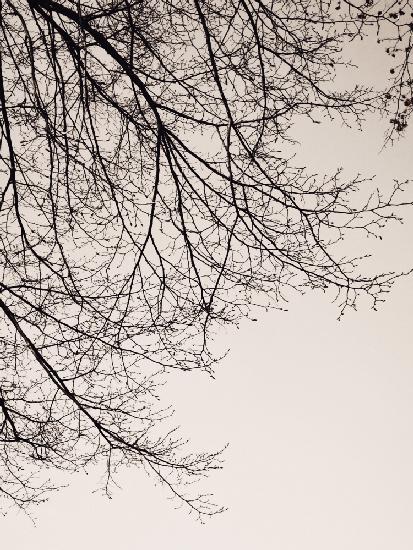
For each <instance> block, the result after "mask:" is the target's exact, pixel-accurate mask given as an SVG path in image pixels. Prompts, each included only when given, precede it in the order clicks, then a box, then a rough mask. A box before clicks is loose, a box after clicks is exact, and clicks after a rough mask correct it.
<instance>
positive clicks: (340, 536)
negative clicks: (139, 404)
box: [0, 50, 413, 550]
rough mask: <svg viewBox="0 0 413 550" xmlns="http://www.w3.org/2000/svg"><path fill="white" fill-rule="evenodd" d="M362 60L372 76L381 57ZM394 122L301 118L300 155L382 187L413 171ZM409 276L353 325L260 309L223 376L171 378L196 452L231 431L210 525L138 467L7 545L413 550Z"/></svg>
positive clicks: (238, 335) (24, 527) (331, 314)
mask: <svg viewBox="0 0 413 550" xmlns="http://www.w3.org/2000/svg"><path fill="white" fill-rule="evenodd" d="M360 51H361V50H360ZM363 62H364V63H365V66H366V67H368V69H369V70H370V71H372V72H371V74H374V71H375V70H376V71H377V70H379V69H380V67H381V65H382V62H383V57H380V58H379V59H377V61H375V60H374V59H367V58H365V59H364V60H363ZM380 70H381V69H380ZM383 132H384V126H383V124H380V123H377V122H373V121H371V122H369V123H368V125H367V127H366V129H365V130H364V131H363V132H357V131H351V130H346V129H340V128H339V127H337V126H331V125H324V124H323V125H320V126H318V125H310V124H301V125H300V126H299V127H297V132H296V135H297V137H300V138H301V139H302V145H301V147H300V148H299V149H298V162H299V163H301V162H303V163H304V162H305V163H307V164H309V165H310V166H311V168H312V169H313V170H314V171H319V172H324V171H326V172H328V171H330V170H333V169H334V168H335V167H337V166H344V167H345V170H346V171H345V173H346V174H347V175H352V174H353V175H354V174H356V173H357V172H359V171H360V172H363V173H364V174H366V175H368V174H373V173H376V174H378V176H377V182H378V183H380V184H382V185H384V186H386V184H391V181H392V179H393V178H396V177H397V178H399V179H405V178H408V177H413V170H412V164H413V163H412V154H411V149H412V145H413V140H412V136H413V134H412V132H411V131H410V133H409V134H408V135H407V136H406V138H405V139H404V140H402V141H401V142H399V143H397V144H396V145H395V146H394V147H393V148H389V149H386V150H385V151H383V152H382V153H380V154H379V150H380V148H381V145H382V143H383ZM410 196H411V195H410ZM405 214H406V224H405V225H403V226H397V225H394V226H392V227H389V230H388V231H387V234H386V236H385V238H384V240H383V241H378V240H377V241H376V240H375V241H372V240H371V239H370V240H369V241H367V242H366V243H363V245H364V248H365V250H366V251H367V252H370V251H374V252H375V259H374V264H372V265H374V267H375V268H376V269H377V270H378V271H381V270H391V269H396V270H397V269H401V270H402V269H407V268H409V267H412V266H413V247H412V237H413V208H411V209H410V210H406V212H405ZM366 247H367V248H366ZM412 288H413V277H410V278H405V279H403V280H400V281H399V282H398V283H396V285H395V286H394V288H393V290H392V292H391V294H390V295H389V297H388V299H387V301H386V303H385V304H384V305H382V306H381V307H380V309H379V311H378V312H374V311H371V310H369V309H368V308H367V306H365V307H361V308H360V311H358V312H357V313H353V312H350V313H348V314H347V315H346V316H345V317H344V318H343V319H342V320H341V321H340V322H338V321H337V320H336V318H337V315H338V310H337V308H336V306H334V305H331V304H330V303H329V300H328V297H326V296H324V295H321V294H314V293H313V294H308V295H307V296H305V297H304V298H302V297H299V296H296V297H294V298H293V299H292V300H291V303H290V305H289V311H288V312H287V313H281V312H271V313H267V314H264V313H254V314H253V316H254V317H257V318H258V322H251V321H247V320H246V321H244V322H243V323H241V326H240V328H239V329H238V330H237V329H234V330H232V331H228V332H227V333H225V334H224V333H222V334H220V335H218V337H217V346H218V347H225V346H226V347H230V348H231V352H230V353H229V355H228V357H227V358H226V359H225V360H224V361H223V362H222V363H221V365H220V366H219V367H218V369H217V373H216V380H211V379H209V378H207V377H205V376H201V375H198V374H196V373H195V374H182V375H178V376H177V377H176V379H175V380H174V381H173V382H172V383H171V384H170V385H169V386H168V387H167V388H166V389H165V397H166V399H167V400H168V401H173V402H174V404H175V406H176V409H177V415H176V420H177V423H179V424H181V426H182V431H183V433H184V434H185V435H188V436H190V438H191V441H192V446H193V448H194V449H202V448H206V449H214V448H219V447H221V446H223V445H224V444H225V443H226V442H229V444H230V445H229V448H228V450H227V451H226V452H225V455H224V458H225V465H224V469H223V470H222V471H220V472H218V473H216V474H214V475H212V476H211V478H210V480H209V482H208V488H209V489H210V490H212V491H214V492H215V498H216V500H217V501H218V502H220V503H222V504H224V505H226V506H228V507H229V510H228V511H227V512H225V513H224V514H222V515H220V516H217V517H215V518H212V519H211V520H209V521H208V522H207V523H206V524H205V525H201V524H199V523H198V522H196V521H195V520H194V519H192V518H191V517H188V515H187V514H186V513H185V511H183V510H176V509H175V508H174V503H173V502H171V501H168V500H167V499H166V494H165V492H164V491H163V490H162V489H161V488H159V487H154V486H153V485H152V483H151V481H150V480H149V479H148V478H147V477H146V476H145V475H144V473H143V472H141V471H139V470H126V471H124V472H123V473H122V474H121V475H120V476H119V478H118V480H119V483H120V485H121V487H122V489H121V490H117V491H115V492H114V495H113V499H112V500H107V499H106V498H104V497H103V496H101V495H100V494H93V493H92V491H93V489H94V488H95V487H96V475H97V474H96V475H93V474H91V475H89V476H88V477H86V476H84V475H80V474H79V475H78V476H73V477H72V478H71V485H70V486H69V487H68V488H66V489H63V490H61V491H60V492H59V493H57V494H55V495H52V496H51V498H50V500H49V502H48V503H46V504H44V505H41V506H40V507H38V508H36V509H35V510H34V511H33V514H34V517H35V518H36V523H35V524H33V523H32V522H31V520H30V519H29V518H27V517H26V516H24V515H23V514H21V513H18V512H11V513H10V514H9V515H7V516H6V517H4V518H0V546H1V548H5V549H6V548H7V550H29V549H30V550H68V549H71V550H72V549H74V548H75V549H79V550H95V549H98V550H109V549H110V550H113V549H119V550H136V549H141V548H142V549H143V548H145V549H154V550H158V549H159V550H161V549H162V550H163V549H164V548H168V550H207V549H208V550H211V549H225V550H227V549H230V550H232V549H234V550H235V549H236V550H247V549H248V550H252V549H259V550H267V549H271V550H272V549H277V550H278V549H279V550H332V549H334V550H348V549H351V550H389V549H390V548H391V549H396V550H411V549H412V548H413V361H412V345H413V344H412V343H413V337H412V311H413V292H412Z"/></svg>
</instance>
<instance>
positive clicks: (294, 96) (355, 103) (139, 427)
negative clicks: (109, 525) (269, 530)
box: [0, 0, 413, 516]
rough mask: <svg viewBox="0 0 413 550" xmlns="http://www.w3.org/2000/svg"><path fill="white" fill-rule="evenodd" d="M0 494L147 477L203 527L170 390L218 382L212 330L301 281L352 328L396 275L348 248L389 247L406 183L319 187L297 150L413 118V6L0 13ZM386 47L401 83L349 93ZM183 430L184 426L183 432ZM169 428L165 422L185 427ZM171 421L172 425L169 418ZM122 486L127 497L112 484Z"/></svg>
mask: <svg viewBox="0 0 413 550" xmlns="http://www.w3.org/2000/svg"><path fill="white" fill-rule="evenodd" d="M0 9H1V14H0V109H1V118H0V140H1V141H0V153H1V160H0V174H1V176H0V177H1V181H0V186H1V187H0V311H1V324H0V492H1V494H2V495H3V496H4V497H6V498H7V499H9V500H10V499H11V501H12V502H13V503H15V504H17V505H18V506H21V507H23V508H25V507H26V506H27V505H29V504H32V503H35V502H39V501H41V500H42V499H43V498H44V497H45V495H46V494H47V491H48V490H49V489H51V488H52V487H53V480H52V481H51V482H50V483H49V482H48V481H47V472H49V471H50V468H57V469H62V470H76V469H79V468H83V467H86V466H87V465H88V464H89V463H93V462H96V461H97V460H100V459H104V460H106V464H107V481H108V484H109V483H110V480H111V477H112V475H113V473H114V471H115V470H116V468H117V467H118V466H120V465H122V464H135V463H136V464H137V465H141V466H142V467H143V468H145V469H146V471H147V472H148V473H149V474H151V475H153V476H154V478H155V479H156V480H158V481H160V482H161V483H162V484H165V485H166V486H167V487H169V489H170V491H171V492H172V494H173V495H174V496H175V497H176V498H177V499H178V501H181V502H182V503H183V504H185V505H186V506H187V507H188V508H189V510H192V511H194V512H195V513H197V514H198V515H201V516H202V515H205V514H207V515H208V514H213V513H216V512H218V511H220V510H221V508H220V507H219V506H215V505H213V504H212V502H211V501H210V499H209V497H208V496H207V495H198V494H196V493H193V492H191V491H192V490H190V489H189V488H188V487H187V485H188V483H190V482H192V481H193V480H195V479H197V478H198V477H200V476H203V475H205V474H207V473H208V472H209V471H210V470H211V469H214V468H217V467H219V464H220V459H219V456H220V455H219V452H206V453H190V452H187V451H186V450H185V449H186V443H185V441H183V440H182V439H181V438H180V436H179V434H177V432H176V431H175V430H173V429H172V430H169V431H168V429H165V430H162V426H163V424H162V422H161V421H162V420H163V419H166V418H167V417H169V415H170V410H169V409H168V408H164V407H163V405H162V403H159V399H158V395H157V384H158V380H159V381H160V380H162V379H163V378H162V377H163V376H164V374H165V373H167V372H169V371H171V370H172V369H180V370H184V371H190V370H193V369H202V370H205V371H206V372H207V373H209V374H211V375H212V374H213V367H214V363H215V362H216V361H217V358H216V357H215V356H214V355H213V354H212V353H211V352H210V350H209V348H208V343H209V341H210V339H211V337H212V334H213V331H215V330H217V328H218V327H219V326H221V325H222V324H225V323H234V322H236V321H237V319H239V318H240V317H241V316H242V315H244V314H245V313H246V312H247V311H248V309H249V308H250V307H251V305H252V304H253V303H254V302H255V301H257V302H259V303H260V304H265V305H267V306H269V307H270V306H274V307H278V306H280V305H282V304H283V301H284V300H285V299H286V297H287V295H288V293H289V292H290V290H291V289H295V290H298V291H300V292H302V291H305V290H307V289H325V290H327V289H329V290H332V291H334V292H335V297H336V300H337V303H338V308H339V314H341V313H343V312H344V311H345V310H346V308H349V307H355V306H356V304H357V302H358V300H359V298H360V297H362V296H368V297H369V298H370V299H371V305H372V307H376V304H377V302H378V301H380V300H382V299H383V295H384V293H386V292H387V291H388V289H389V287H390V286H391V284H392V282H393V281H394V279H395V278H396V277H397V276H398V274H394V273H378V274H374V275H366V274H365V273H364V272H363V265H362V261H361V260H362V258H357V257H356V258H354V257H343V256H342V255H340V254H339V247H337V243H340V241H341V240H342V239H346V237H347V236H348V235H349V234H351V233H359V234H366V233H367V234H370V235H376V236H380V233H381V231H382V228H383V227H384V226H385V225H386V222H387V221H388V220H390V219H395V218H398V217H399V216H400V208H401V207H402V206H403V205H404V204H405V201H403V198H402V197H401V192H402V191H403V185H404V184H403V182H395V183H392V184H391V185H390V187H386V188H383V189H379V190H377V189H373V191H372V192H371V193H370V194H369V196H368V198H367V199H366V200H365V201H364V202H363V201H360V196H361V195H359V193H360V192H361V191H363V189H364V187H365V183H366V180H364V179H363V178H362V177H356V178H354V179H352V180H350V181H348V180H344V179H343V178H342V177H341V174H340V172H339V171H337V172H336V173H334V174H331V175H330V176H329V177H326V176H324V177H318V176H315V175H313V174H312V173H310V172H308V171H307V170H306V169H305V168H302V167H298V166H296V165H295V164H294V159H291V158H289V156H288V154H287V153H285V149H283V148H284V147H285V145H286V144H289V143H290V142H291V140H292V139H293V137H294V127H293V123H294V122H296V121H299V120H302V119H303V118H304V117H307V118H309V119H310V120H312V121H313V122H314V123H318V122H319V121H320V120H322V119H323V118H327V119H332V118H340V119H341V120H342V121H343V122H344V123H345V124H348V125H356V126H357V125H358V126H359V125H362V124H363V120H364V117H365V115H366V114H367V113H368V112H375V113H376V114H377V116H385V117H387V119H388V120H389V130H388V133H387V135H386V136H385V140H386V141H388V142H391V141H392V140H394V139H395V138H397V137H398V136H399V135H401V134H403V133H404V132H405V130H406V128H407V124H408V118H409V116H410V114H411V112H412V110H413V77H412V75H411V72H410V71H411V58H412V36H413V6H412V2H411V1H398V2H393V1H389V0H379V1H374V0H367V1H365V2H360V1H358V0H357V1H354V2H350V1H343V0H337V1H335V2H331V1H318V0H298V1H296V2H292V1H290V0H274V1H272V0H271V1H270V0H173V1H168V0H156V1H154V0H138V1H133V0H117V1H116V0H112V1H110V0H90V1H81V0H79V1H70V0H64V1H61V2H55V1H53V0H39V1H35V0H1V2H0ZM361 39H365V40H366V41H367V40H373V41H377V42H379V47H380V48H381V49H382V51H383V55H384V56H386V55H387V56H390V58H391V59H392V62H393V64H392V66H391V69H390V71H389V74H388V75H387V74H384V75H383V86H382V88H381V89H371V88H369V87H366V86H365V84H363V78H362V75H360V83H359V84H358V85H356V86H353V87H351V88H349V89H338V87H337V86H336V85H335V76H336V72H337V71H344V70H345V69H346V68H350V67H351V64H352V63H354V64H357V59H347V58H346V55H347V54H346V51H348V50H347V48H348V47H349V45H351V43H352V42H354V41H357V40H361ZM166 424H168V422H167V423H166ZM166 424H165V425H166ZM168 425H169V424H168ZM108 490H109V485H108Z"/></svg>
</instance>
